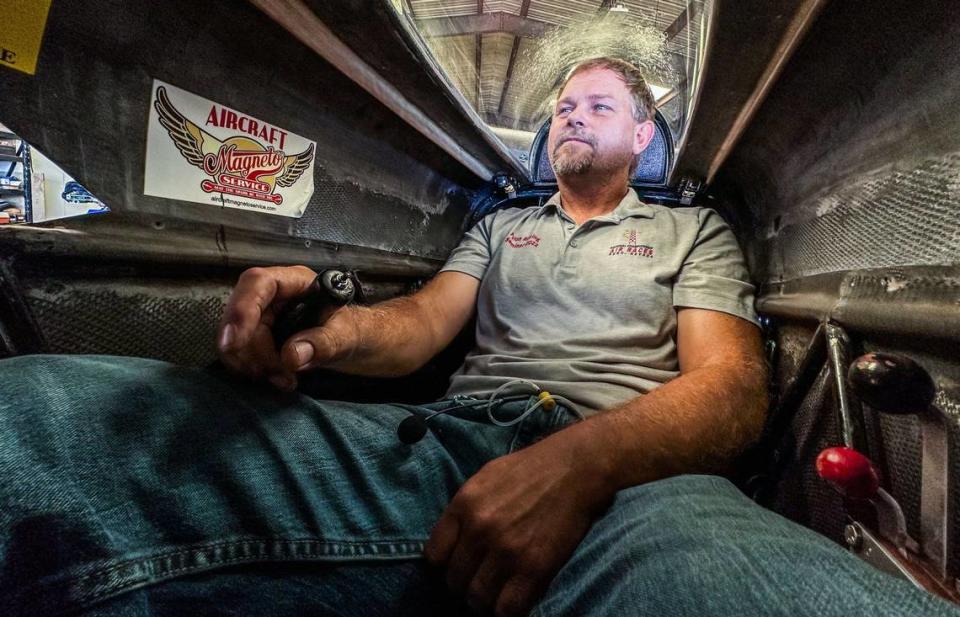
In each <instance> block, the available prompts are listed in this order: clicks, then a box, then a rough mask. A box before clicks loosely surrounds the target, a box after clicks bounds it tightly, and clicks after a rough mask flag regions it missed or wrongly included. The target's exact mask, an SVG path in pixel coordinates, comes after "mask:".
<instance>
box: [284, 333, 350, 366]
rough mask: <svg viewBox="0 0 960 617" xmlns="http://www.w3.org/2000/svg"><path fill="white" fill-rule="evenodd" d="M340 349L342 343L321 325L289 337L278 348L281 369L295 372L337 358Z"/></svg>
mask: <svg viewBox="0 0 960 617" xmlns="http://www.w3.org/2000/svg"><path fill="white" fill-rule="evenodd" d="M342 349H343V345H342V344H341V342H340V340H339V338H338V337H337V336H336V335H335V334H334V333H333V332H332V331H331V330H330V328H326V327H323V326H321V327H319V328H311V329H309V330H304V331H303V332H299V333H297V334H296V335H295V336H292V337H290V339H289V340H288V341H287V342H286V343H284V344H283V348H282V349H281V350H280V361H281V364H282V367H283V370H285V371H287V372H290V373H296V372H298V371H305V370H307V369H311V368H314V367H317V366H322V365H323V364H326V363H328V362H331V361H333V360H336V359H338V358H339V357H340V355H341V352H342Z"/></svg>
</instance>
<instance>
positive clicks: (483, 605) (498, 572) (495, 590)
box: [467, 553, 511, 615]
mask: <svg viewBox="0 0 960 617" xmlns="http://www.w3.org/2000/svg"><path fill="white" fill-rule="evenodd" d="M510 565H511V564H504V563H503V562H502V560H501V559H499V558H497V557H496V556H495V555H494V554H493V553H487V556H486V557H485V558H484V560H483V563H481V564H480V567H479V568H477V572H476V574H474V576H473V580H472V581H470V584H469V585H468V586H467V603H468V604H469V605H470V606H471V607H472V608H474V609H475V610H477V611H478V612H481V613H483V614H484V615H489V614H491V613H493V610H494V608H495V606H496V604H497V598H498V597H499V595H500V588H501V587H503V584H504V582H505V581H506V580H507V579H508V578H509V570H508V568H509V567H510Z"/></svg>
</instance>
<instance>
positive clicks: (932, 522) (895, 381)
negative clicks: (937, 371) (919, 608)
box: [848, 353, 953, 580]
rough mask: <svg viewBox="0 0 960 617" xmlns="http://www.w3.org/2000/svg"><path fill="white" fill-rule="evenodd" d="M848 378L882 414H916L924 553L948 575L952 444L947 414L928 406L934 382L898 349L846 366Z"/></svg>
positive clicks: (865, 399)
mask: <svg viewBox="0 0 960 617" xmlns="http://www.w3.org/2000/svg"><path fill="white" fill-rule="evenodd" d="M848 381H849V382H850V386H851V388H852V389H853V390H854V391H855V392H856V393H857V396H858V397H859V398H860V399H862V400H863V401H864V402H865V403H867V404H868V405H870V406H871V407H873V408H874V409H876V410H877V411H880V412H883V413H891V414H897V415H916V416H917V418H918V420H919V421H920V431H921V439H922V440H923V455H922V456H923V458H922V467H921V487H920V532H921V537H920V544H921V547H922V552H923V554H924V555H926V556H927V557H928V558H930V559H931V560H932V561H933V562H934V563H935V564H936V566H937V575H938V576H939V577H940V578H941V580H946V579H947V577H948V575H949V571H948V566H949V563H948V559H949V556H950V547H951V546H952V538H951V537H950V521H951V520H953V517H952V512H951V505H952V504H951V501H950V492H949V486H950V477H949V473H950V444H949V438H948V436H949V433H948V431H947V426H946V423H945V419H944V418H943V417H942V416H941V414H940V413H938V412H937V411H936V410H935V409H933V408H931V404H932V403H933V399H934V396H935V394H936V387H935V386H934V384H933V380H932V379H930V375H929V374H928V373H927V372H926V371H925V370H924V369H923V368H922V367H921V366H920V365H918V364H917V363H916V362H914V361H913V360H911V359H910V358H907V357H906V356H901V355H898V354H888V353H868V354H865V355H863V356H860V357H859V358H857V359H856V360H855V361H854V362H853V364H851V365H850V371H849V374H848Z"/></svg>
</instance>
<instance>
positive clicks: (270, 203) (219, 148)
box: [143, 80, 317, 218]
mask: <svg viewBox="0 0 960 617" xmlns="http://www.w3.org/2000/svg"><path fill="white" fill-rule="evenodd" d="M149 123H150V124H149V128H148V129H147V158H146V169H145V171H144V181H143V192H144V194H146V195H154V196H156V197H166V198H168V199H179V200H181V201H191V202H194V203H199V204H210V205H214V206H225V207H227V208H239V209H241V210H254V211H256V212H264V213H267V214H279V215H281V216H292V217H297V218H299V217H301V216H303V211H304V210H305V209H306V207H307V204H308V203H309V202H310V197H311V196H312V195H313V163H314V154H315V152H316V147H317V144H316V143H315V142H312V141H310V140H309V139H306V138H304V137H300V136H299V135H294V134H293V133H291V132H289V131H285V130H283V129H281V128H278V127H276V126H274V125H272V124H268V123H266V122H264V121H262V120H259V119H257V118H252V117H250V116H248V115H246V114H243V113H240V112H239V111H236V110H235V109H230V108H229V107H224V106H223V105H220V104H218V103H214V102H213V101H210V100H208V99H205V98H203V97H200V96H197V95H195V94H191V93H189V92H187V91H186V90H181V89H180V88H177V87H176V86H171V85H169V84H166V83H163V82H162V81H158V80H154V82H153V96H152V97H151V104H150V120H149Z"/></svg>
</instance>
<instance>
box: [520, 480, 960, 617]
mask: <svg viewBox="0 0 960 617" xmlns="http://www.w3.org/2000/svg"><path fill="white" fill-rule="evenodd" d="M534 614H535V615H540V616H544V617H546V616H549V617H554V616H566V615H569V616H574V615H576V616H578V617H585V616H590V615H598V616H599V615H663V616H678V617H686V616H690V617H694V616H695V617H702V616H703V615H712V616H727V615H729V616H736V617H753V616H755V615H756V616H760V615H764V616H766V615H784V616H787V615H789V616H801V615H810V616H814V615H816V616H818V617H819V616H824V615H837V616H843V617H848V616H849V615H861V614H871V615H890V616H894V615H896V616H904V615H924V616H934V615H954V616H956V615H960V611H958V610H956V609H955V608H954V607H952V606H950V605H948V604H947V603H946V602H943V601H940V600H938V599H936V598H933V597H932V596H929V595H927V594H926V593H924V592H921V591H918V590H916V589H914V588H913V587H912V586H911V585H910V584H909V583H907V582H905V581H901V580H899V579H895V578H893V577H891V576H888V575H886V574H883V573H881V572H879V571H877V570H875V569H874V568H872V567H870V566H868V565H867V564H865V563H863V562H862V561H860V560H859V559H857V558H856V557H854V556H853V555H851V554H850V553H848V552H847V551H844V550H843V549H841V548H840V547H839V546H837V545H836V544H834V543H833V542H830V541H829V540H827V539H826V538H824V537H823V536H820V535H819V534H816V533H814V532H813V531H810V530H808V529H806V528H803V527H801V526H799V525H797V524H795V523H793V522H791V521H788V520H787V519H785V518H783V517H781V516H779V515H777V514H775V513H773V512H770V511H768V510H765V509H763V508H761V507H760V506H758V505H756V504H755V503H753V502H752V501H750V500H749V499H747V498H746V497H745V496H744V495H743V494H742V493H740V491H738V490H737V489H736V488H735V487H734V486H733V485H732V484H730V483H729V482H728V481H726V480H724V479H722V478H719V477H715V476H680V477H676V478H670V479H667V480H661V481H659V482H653V483H650V484H647V485H643V486H637V487H633V488H631V489H628V490H625V491H621V492H620V493H618V494H617V497H616V500H615V502H614V504H613V506H612V507H611V508H610V510H609V511H608V512H607V514H606V515H605V516H603V517H602V518H601V519H599V520H598V521H597V522H596V523H595V525H594V526H593V527H592V528H591V530H590V532H589V533H588V534H587V536H586V538H585V539H584V541H583V542H582V543H581V545H580V546H579V547H578V549H577V551H576V552H575V554H574V556H573V557H572V558H571V560H570V561H569V562H568V563H567V564H566V566H565V567H564V568H563V569H562V570H561V571H560V573H559V574H558V575H557V577H556V578H555V579H554V580H553V582H552V583H551V585H550V588H549V590H548V592H547V594H546V596H545V597H544V599H543V601H542V602H541V603H540V604H539V605H538V607H537V609H536V611H535V613H534Z"/></svg>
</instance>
